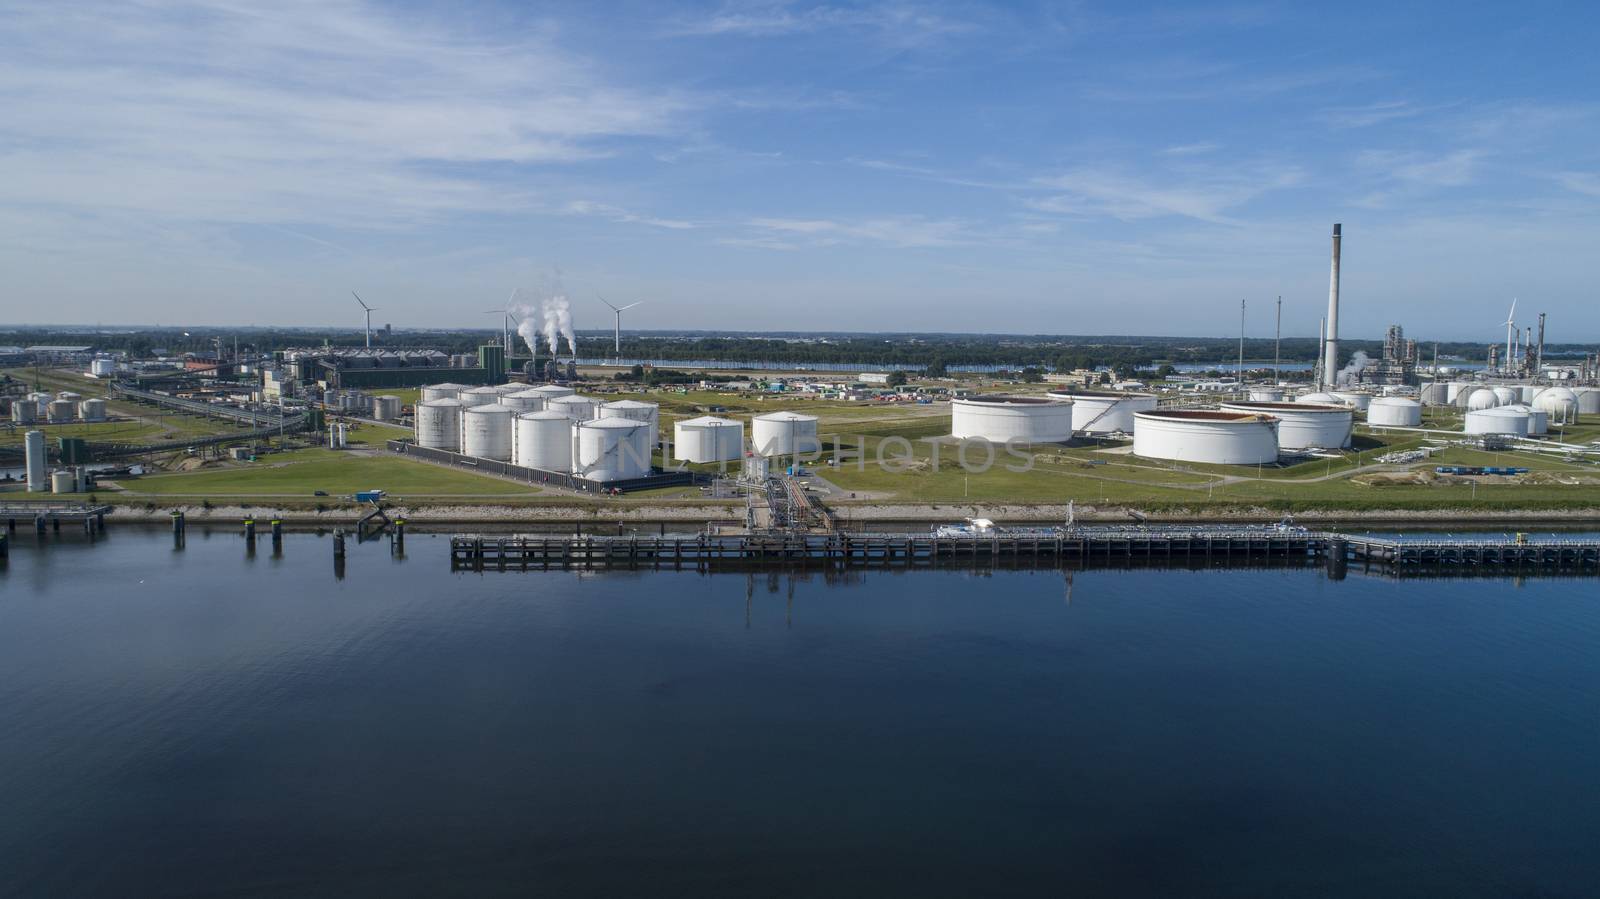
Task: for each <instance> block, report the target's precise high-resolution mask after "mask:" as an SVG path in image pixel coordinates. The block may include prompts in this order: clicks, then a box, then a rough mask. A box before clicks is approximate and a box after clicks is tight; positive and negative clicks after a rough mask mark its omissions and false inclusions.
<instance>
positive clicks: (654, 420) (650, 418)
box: [595, 400, 661, 445]
mask: <svg viewBox="0 0 1600 899" xmlns="http://www.w3.org/2000/svg"><path fill="white" fill-rule="evenodd" d="M595 417H596V418H626V419H630V420H632V421H642V422H644V423H645V424H647V425H649V426H650V430H649V435H650V443H651V445H654V444H655V442H656V440H657V438H658V437H659V436H660V434H661V407H660V406H657V405H656V404H655V403H645V402H640V401H639V400H617V401H616V402H614V403H606V404H605V405H603V406H601V407H600V411H599V414H597V415H596V416H595Z"/></svg>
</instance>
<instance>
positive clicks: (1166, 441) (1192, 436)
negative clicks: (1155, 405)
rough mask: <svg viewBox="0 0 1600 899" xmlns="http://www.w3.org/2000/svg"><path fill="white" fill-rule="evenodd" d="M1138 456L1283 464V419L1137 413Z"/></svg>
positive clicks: (1174, 411)
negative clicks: (1280, 444)
mask: <svg viewBox="0 0 1600 899" xmlns="http://www.w3.org/2000/svg"><path fill="white" fill-rule="evenodd" d="M1133 454H1134V455H1136V456H1143V457H1144V458H1146V459H1176V460H1179V461H1183V462H1208V463H1213V464H1218V465H1258V464H1262V463H1266V462H1276V461H1277V460H1278V419H1277V418H1275V417H1273V416H1271V415H1258V414H1254V413H1250V412H1222V411H1215V412H1213V411H1202V410H1194V409H1157V410H1154V411H1151V412H1139V413H1137V414H1135V415H1134V428H1133Z"/></svg>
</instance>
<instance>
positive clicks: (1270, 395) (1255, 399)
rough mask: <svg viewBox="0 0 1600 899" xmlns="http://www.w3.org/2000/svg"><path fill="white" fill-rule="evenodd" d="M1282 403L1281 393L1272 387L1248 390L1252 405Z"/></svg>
mask: <svg viewBox="0 0 1600 899" xmlns="http://www.w3.org/2000/svg"><path fill="white" fill-rule="evenodd" d="M1282 401H1283V391H1281V390H1277V389H1275V388H1272V387H1252V388H1250V402H1252V403H1278V402H1282Z"/></svg>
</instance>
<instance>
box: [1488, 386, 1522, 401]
mask: <svg viewBox="0 0 1600 899" xmlns="http://www.w3.org/2000/svg"><path fill="white" fill-rule="evenodd" d="M1489 389H1490V390H1493V391H1494V398H1495V400H1496V401H1497V402H1496V403H1495V405H1497V406H1511V405H1515V404H1516V403H1520V402H1522V391H1521V390H1520V389H1518V388H1516V387H1491V388H1489Z"/></svg>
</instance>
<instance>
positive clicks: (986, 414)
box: [756, 396, 1073, 446]
mask: <svg viewBox="0 0 1600 899" xmlns="http://www.w3.org/2000/svg"><path fill="white" fill-rule="evenodd" d="M1072 408H1073V401H1072V400H1066V399H1060V398H1052V397H1037V396H969V397H961V398H958V399H953V400H951V401H950V436H952V437H957V438H960V439H963V440H976V439H983V440H987V441H989V442H991V443H1005V442H1006V441H1008V440H1020V441H1022V442H1023V443H1059V442H1061V441H1064V440H1070V439H1071V438H1072V419H1073V415H1072ZM756 420H757V421H758V422H759V421H760V419H756ZM756 444H757V445H758V446H759V445H760V444H761V431H760V429H759V427H758V428H757V430H756Z"/></svg>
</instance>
